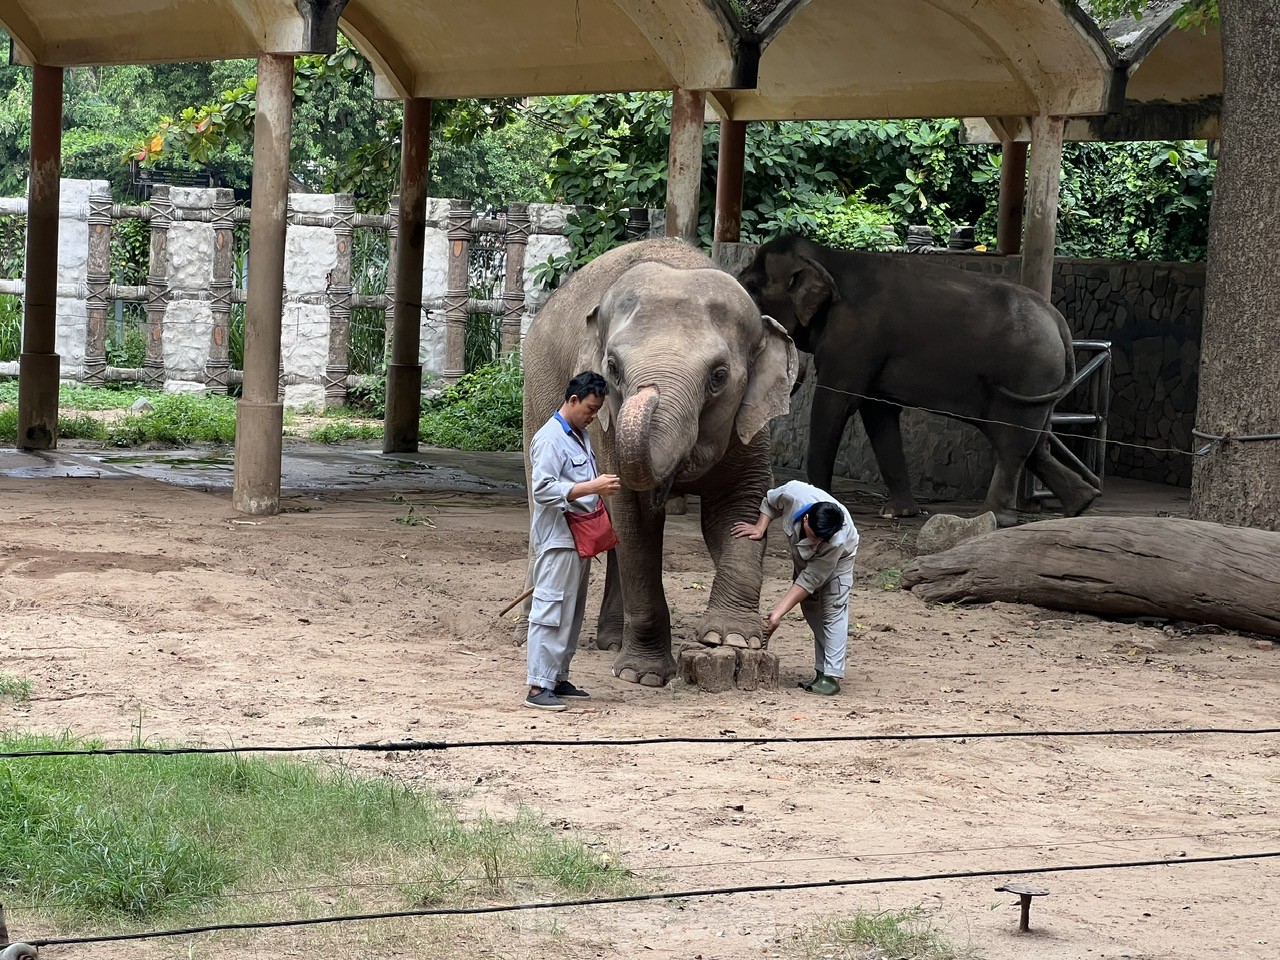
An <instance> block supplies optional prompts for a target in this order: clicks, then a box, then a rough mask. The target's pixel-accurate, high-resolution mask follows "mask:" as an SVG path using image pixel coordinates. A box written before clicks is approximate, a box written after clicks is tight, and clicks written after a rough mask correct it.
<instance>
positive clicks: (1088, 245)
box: [1058, 141, 1217, 260]
mask: <svg viewBox="0 0 1280 960" xmlns="http://www.w3.org/2000/svg"><path fill="white" fill-rule="evenodd" d="M1063 167H1064V175H1063V177H1062V193H1061V198H1060V200H1059V207H1060V211H1059V216H1058V253H1059V255H1061V256H1067V257H1103V258H1109V259H1117V260H1203V259H1204V257H1205V254H1206V244H1207V242H1208V236H1209V202H1210V196H1211V193H1212V184H1213V176H1214V172H1215V170H1216V167H1217V163H1216V161H1214V160H1210V159H1209V155H1208V150H1207V149H1206V145H1205V144H1204V143H1203V142H1202V141H1201V142H1195V141H1163V142H1149V143H1134V144H1124V145H1120V146H1116V145H1109V144H1101V143H1073V144H1068V145H1067V146H1066V148H1065V149H1064V151H1063Z"/></svg>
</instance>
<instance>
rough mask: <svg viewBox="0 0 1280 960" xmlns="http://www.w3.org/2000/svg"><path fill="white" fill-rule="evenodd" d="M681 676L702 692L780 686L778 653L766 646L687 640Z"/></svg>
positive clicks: (681, 658) (679, 661) (680, 662)
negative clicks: (755, 647) (750, 647)
mask: <svg viewBox="0 0 1280 960" xmlns="http://www.w3.org/2000/svg"><path fill="white" fill-rule="evenodd" d="M677 669H678V670H679V673H680V679H681V680H683V681H684V682H685V683H687V684H689V685H691V686H696V687H697V688H698V689H699V690H701V691H702V692H703V693H724V692H725V691H726V690H732V689H733V688H734V687H735V686H736V687H737V688H738V689H739V690H759V689H764V690H776V689H778V657H777V655H776V654H773V653H769V652H768V651H767V650H741V649H739V648H737V647H704V646H702V645H701V644H686V645H685V646H683V647H681V648H680V655H679V657H678V659H677Z"/></svg>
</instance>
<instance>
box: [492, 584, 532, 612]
mask: <svg viewBox="0 0 1280 960" xmlns="http://www.w3.org/2000/svg"><path fill="white" fill-rule="evenodd" d="M531 596H533V587H529V588H528V589H526V590H525V591H524V592H523V593H521V594H520V596H518V597H516V598H515V599H514V600H512V601H511V602H510V603H508V604H507V605H506V606H505V607H503V608H502V612H501V613H500V614H498V616H500V617H505V616H506V615H507V614H508V613H510V612H511V611H512V610H513V609H515V607H516V605H517V604H521V603H524V601H526V600H528V599H529V598H530V597H531Z"/></svg>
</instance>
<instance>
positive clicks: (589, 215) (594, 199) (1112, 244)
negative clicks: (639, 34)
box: [532, 94, 1215, 286]
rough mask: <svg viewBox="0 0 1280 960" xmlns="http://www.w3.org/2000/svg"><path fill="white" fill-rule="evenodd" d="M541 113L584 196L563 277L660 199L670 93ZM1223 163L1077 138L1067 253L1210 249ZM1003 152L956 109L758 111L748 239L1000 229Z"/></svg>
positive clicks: (562, 175) (561, 162) (880, 245)
mask: <svg viewBox="0 0 1280 960" xmlns="http://www.w3.org/2000/svg"><path fill="white" fill-rule="evenodd" d="M532 109H533V111H534V112H535V115H536V116H538V117H539V118H540V119H541V120H542V121H543V122H545V123H547V124H548V125H550V126H553V127H555V128H556V129H557V130H558V131H559V134H558V136H557V138H556V140H555V149H554V152H553V154H552V162H551V166H550V175H551V182H552V189H553V192H554V195H555V196H556V198H557V199H560V200H563V201H564V202H567V203H572V204H577V205H579V206H580V210H579V213H578V215H577V216H576V217H572V218H571V222H570V229H569V231H568V234H567V235H568V238H569V240H570V242H571V245H572V249H571V251H570V252H569V253H568V254H567V255H565V256H563V257H559V258H556V259H553V260H549V261H548V262H547V263H545V264H542V265H541V266H539V267H538V268H536V270H535V273H534V277H535V280H537V281H538V282H540V283H542V284H543V285H544V286H555V285H556V284H558V283H559V282H560V280H561V279H562V278H563V276H564V275H565V274H566V272H568V271H570V270H573V269H576V268H577V267H579V266H581V265H582V264H584V263H586V262H588V261H590V260H591V259H593V258H594V257H596V256H598V255H599V254H600V253H603V252H604V251H605V250H608V249H610V248H611V247H613V246H616V245H617V244H619V243H621V242H622V241H623V239H624V237H625V223H626V210H627V208H628V207H629V206H631V205H645V206H661V205H662V204H663V201H664V197H665V190H666V183H665V179H666V173H665V171H666V152H667V137H668V131H669V127H670V101H669V98H668V97H667V96H666V95H663V94H619V95H608V96H590V97H586V96H582V97H550V98H547V99H545V100H543V101H539V102H537V103H535V104H534V105H533V107H532ZM718 136H719V131H718V129H716V128H715V127H714V126H713V127H709V128H708V129H707V131H706V133H705V137H706V142H705V144H704V151H703V190H702V210H701V212H700V219H699V223H700V227H699V229H700V233H701V241H702V243H703V244H704V245H709V244H710V239H711V237H710V231H711V222H712V214H713V207H714V194H715V191H714V182H715V164H716V149H715V147H714V144H715V142H716V140H717V138H718ZM1214 167H1215V164H1214V163H1213V161H1210V160H1209V159H1208V157H1207V154H1206V151H1205V147H1204V144H1203V143H1162V144H1068V145H1067V147H1066V149H1065V150H1064V159H1063V197H1064V201H1063V216H1062V219H1061V221H1060V231H1061V232H1060V238H1061V243H1062V245H1061V247H1060V250H1059V252H1060V253H1062V254H1065V255H1071V256H1095V257H1096V256H1108V257H1116V258H1151V259H1162V260H1198V259H1202V258H1203V257H1204V252H1205V237H1206V230H1207V228H1206V223H1207V221H1206V216H1207V210H1208V202H1209V194H1210V188H1211V184H1212V177H1213V173H1214ZM999 179H1000V151H999V150H998V149H997V148H995V147H991V146H986V145H974V146H966V145H963V144H961V143H960V123H959V121H957V120H887V121H866V120H857V121H820V122H776V123H775V122H760V123H753V124H751V125H750V126H749V127H748V130H747V151H746V163H745V176H744V184H743V212H742V220H743V233H742V236H743V240H744V241H746V242H763V241H765V240H769V239H771V238H773V237H775V236H778V235H779V234H782V233H799V234H802V235H804V236H808V237H811V238H813V239H815V240H818V241H820V242H823V243H828V244H832V245H837V246H842V247H848V248H864V249H884V248H885V247H886V246H889V245H892V243H893V240H892V238H890V236H889V234H888V233H887V232H884V231H883V227H884V226H886V225H887V226H890V227H892V228H893V229H894V231H895V232H896V235H897V236H898V237H901V236H904V235H905V227H906V226H908V225H911V224H921V223H923V224H928V225H930V226H931V227H932V228H933V229H934V231H935V233H936V234H937V235H938V236H939V239H940V241H942V242H945V240H946V238H947V237H948V236H949V234H950V231H951V228H952V226H954V225H956V224H972V225H974V228H975V235H976V239H977V240H978V242H979V243H980V244H981V243H986V244H991V243H993V241H994V239H995V229H996V214H997V195H998V192H999Z"/></svg>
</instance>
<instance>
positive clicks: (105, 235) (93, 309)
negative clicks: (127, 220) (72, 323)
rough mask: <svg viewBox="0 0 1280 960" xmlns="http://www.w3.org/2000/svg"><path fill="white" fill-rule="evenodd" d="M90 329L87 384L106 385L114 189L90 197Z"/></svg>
mask: <svg viewBox="0 0 1280 960" xmlns="http://www.w3.org/2000/svg"><path fill="white" fill-rule="evenodd" d="M85 282H86V285H87V287H88V296H87V297H86V298H85V307H86V311H87V313H88V321H89V329H88V335H87V337H86V339H85V345H84V382H85V383H88V384H91V385H93V386H96V387H100V386H102V385H103V384H104V383H106V382H107V313H108V311H107V307H108V301H107V288H108V287H109V286H110V285H111V188H110V187H107V186H105V185H104V186H102V187H100V188H95V189H94V190H93V192H92V193H90V194H89V253H88V260H87V264H86V267H85Z"/></svg>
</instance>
